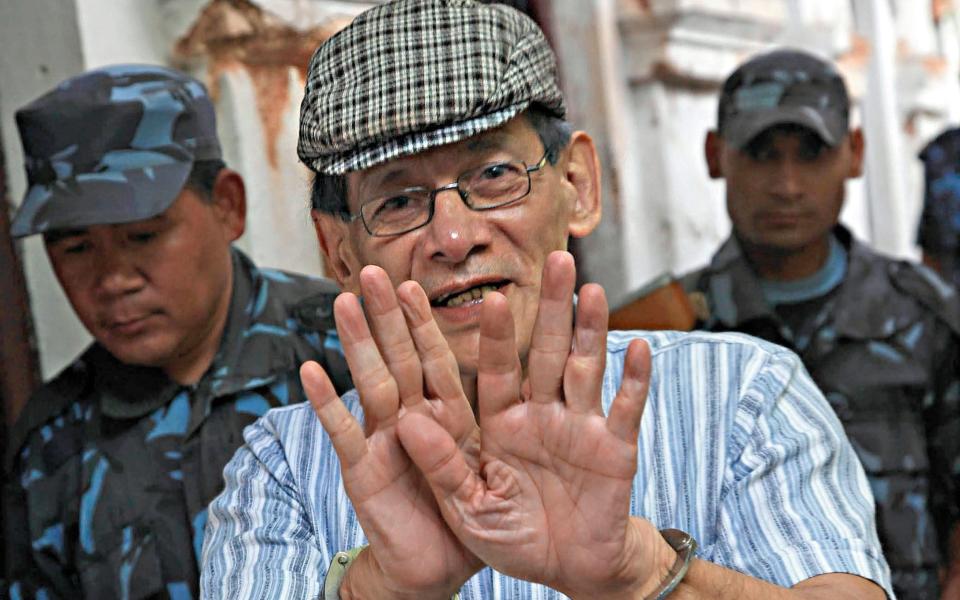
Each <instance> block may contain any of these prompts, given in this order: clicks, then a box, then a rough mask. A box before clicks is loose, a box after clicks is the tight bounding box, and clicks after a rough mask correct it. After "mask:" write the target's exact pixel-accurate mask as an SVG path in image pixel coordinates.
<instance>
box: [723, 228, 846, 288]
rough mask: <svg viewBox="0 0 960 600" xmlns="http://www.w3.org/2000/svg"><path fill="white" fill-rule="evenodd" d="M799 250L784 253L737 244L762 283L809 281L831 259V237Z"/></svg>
mask: <svg viewBox="0 0 960 600" xmlns="http://www.w3.org/2000/svg"><path fill="white" fill-rule="evenodd" d="M831 235H833V234H832V233H828V234H827V235H826V236H824V237H822V238H821V239H819V240H817V241H815V242H812V243H810V244H808V245H806V246H803V247H801V248H799V249H790V250H783V249H779V248H770V247H766V246H757V245H752V244H750V243H749V242H745V241H743V240H740V247H741V248H742V249H743V253H744V255H745V256H746V257H747V261H748V262H749V263H750V266H752V267H753V269H754V271H756V273H757V275H759V276H760V277H761V278H763V279H770V280H773V281H795V280H797V279H803V278H804V277H810V276H811V275H813V274H814V273H816V272H817V271H819V270H820V269H822V268H823V266H824V265H825V264H826V263H827V258H828V257H829V256H830V236H831Z"/></svg>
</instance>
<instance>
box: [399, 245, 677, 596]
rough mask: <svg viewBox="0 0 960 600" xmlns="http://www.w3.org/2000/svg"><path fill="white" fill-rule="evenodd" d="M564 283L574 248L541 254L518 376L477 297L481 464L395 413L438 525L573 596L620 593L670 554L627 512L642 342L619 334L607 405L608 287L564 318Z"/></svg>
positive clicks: (569, 300) (643, 390) (496, 563)
mask: <svg viewBox="0 0 960 600" xmlns="http://www.w3.org/2000/svg"><path fill="white" fill-rule="evenodd" d="M574 285H575V269H574V265H573V259H572V257H571V256H570V255H569V254H567V253H565V252H554V253H553V254H551V255H550V256H549V257H548V260H547V263H546V267H545V270H544V275H543V283H542V289H541V298H540V308H539V313H538V316H537V321H536V324H535V326H534V330H533V334H532V340H531V344H530V351H529V355H528V369H527V373H526V381H524V373H523V369H522V366H521V362H520V359H519V357H518V354H517V348H516V342H515V339H514V335H515V334H514V326H513V318H512V317H511V314H510V309H509V306H508V304H507V301H506V298H504V297H503V296H501V295H500V294H497V293H491V294H489V295H487V296H486V297H485V299H484V304H483V308H482V318H481V335H480V352H479V365H478V398H479V405H478V412H479V421H480V428H481V449H480V460H479V463H474V462H473V461H472V460H470V457H469V456H467V455H465V454H464V453H463V452H462V450H461V448H460V447H459V445H458V444H457V443H456V441H455V440H454V438H453V437H451V436H450V434H449V432H448V431H447V430H446V429H445V428H444V427H442V426H440V425H438V424H437V423H436V422H435V421H433V420H431V419H430V418H428V417H427V416H425V415H423V414H413V413H410V414H406V415H404V416H403V418H402V419H401V420H400V424H399V427H398V433H399V435H400V439H401V440H402V442H403V446H404V448H406V450H407V452H408V453H409V454H410V456H411V457H412V458H413V460H414V462H415V463H416V464H417V466H418V467H419V468H420V469H421V470H422V471H423V473H424V474H425V476H426V478H427V481H428V482H429V483H430V486H431V487H432V489H433V492H434V493H435V494H436V497H437V500H438V502H439V505H440V510H441V512H442V514H443V517H444V519H445V520H446V522H447V523H448V525H449V526H450V528H451V529H452V530H453V532H454V533H455V534H456V535H457V537H458V538H459V539H460V540H461V541H462V542H463V543H464V545H465V546H467V548H469V549H470V550H471V551H472V552H473V553H475V554H476V555H477V556H478V557H480V558H481V559H482V560H483V561H484V562H485V563H487V564H489V565H490V566H492V567H494V568H495V569H497V570H499V571H501V572H503V573H506V574H509V575H512V576H515V577H518V578H521V579H526V580H530V581H536V582H540V583H543V584H545V585H548V586H550V587H552V588H555V589H558V590H560V591H562V592H564V593H566V594H568V595H570V596H574V597H576V596H583V597H605V598H606V597H616V596H620V595H623V596H624V597H630V596H631V595H633V594H634V593H636V592H637V591H638V590H640V589H641V588H649V586H650V585H651V583H650V582H653V584H652V585H653V586H654V587H655V585H656V583H657V582H659V580H660V579H661V578H662V576H663V575H664V574H665V570H666V568H668V567H669V559H670V558H671V557H670V556H666V555H664V546H665V545H664V543H663V541H662V539H661V538H660V536H659V535H658V534H657V532H656V529H655V528H654V527H653V525H652V524H650V523H649V522H647V521H643V520H640V519H631V518H630V515H629V508H630V494H631V489H632V483H633V477H634V474H635V472H636V468H637V438H638V435H639V427H640V418H641V415H642V413H643V407H644V403H645V400H646V395H647V389H648V385H649V379H650V353H649V348H648V347H647V345H646V343H645V342H642V341H637V342H634V343H633V344H632V345H631V346H630V348H629V350H628V352H627V357H626V365H625V370H624V373H623V381H622V384H621V386H620V390H619V393H618V394H617V396H616V398H615V399H614V401H613V405H612V406H611V408H610V412H609V416H606V417H605V416H604V413H603V409H602V405H601V397H602V384H603V376H604V368H605V361H606V333H607V304H606V299H605V297H604V294H603V290H602V289H601V288H600V287H599V286H596V285H587V286H584V287H583V288H582V290H581V292H580V296H579V303H578V307H577V318H576V325H575V326H574V325H573V313H572V311H573V289H574ZM666 552H667V553H670V552H671V551H670V550H669V547H668V546H667V547H666ZM664 564H666V568H664V567H663V566H662V565H664Z"/></svg>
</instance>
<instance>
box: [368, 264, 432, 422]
mask: <svg viewBox="0 0 960 600" xmlns="http://www.w3.org/2000/svg"><path fill="white" fill-rule="evenodd" d="M360 289H361V290H362V291H363V300H364V309H365V312H366V315H367V322H368V323H369V325H370V329H371V330H372V333H373V338H374V340H375V341H376V343H377V347H378V348H379V349H380V355H381V356H382V358H383V361H384V363H385V364H386V365H387V370H388V371H390V374H391V375H392V376H393V379H394V381H395V382H396V384H397V391H398V393H399V394H400V403H401V404H403V405H404V406H413V405H415V404H417V403H419V402H422V401H423V375H422V372H421V369H420V357H419V356H417V349H416V347H415V346H414V344H413V339H412V338H411V337H410V331H409V330H408V329H407V322H406V319H404V316H403V311H402V310H401V309H400V304H399V303H398V302H397V295H396V293H395V292H394V290H393V284H392V283H391V282H390V277H389V276H388V275H387V273H386V271H384V270H383V269H381V268H380V267H377V266H373V265H371V266H367V267H364V268H363V270H362V271H360Z"/></svg>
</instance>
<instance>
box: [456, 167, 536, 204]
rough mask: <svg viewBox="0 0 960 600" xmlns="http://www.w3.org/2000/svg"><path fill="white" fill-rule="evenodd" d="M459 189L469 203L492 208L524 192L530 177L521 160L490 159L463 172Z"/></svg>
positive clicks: (512, 199) (528, 185) (518, 196)
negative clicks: (490, 160) (491, 162)
mask: <svg viewBox="0 0 960 600" xmlns="http://www.w3.org/2000/svg"><path fill="white" fill-rule="evenodd" d="M460 189H461V190H463V191H464V192H465V195H466V196H467V198H468V199H469V202H470V205H471V206H472V207H474V208H492V207H495V206H500V205H502V204H507V203H509V202H513V201H514V200H518V199H520V198H522V197H523V196H525V195H526V194H527V192H529V191H530V177H529V175H528V174H527V169H526V167H525V166H524V164H523V163H522V162H502V163H493V164H489V165H485V166H483V167H480V168H478V169H473V170H472V171H468V172H466V173H464V174H463V175H462V176H461V177H460Z"/></svg>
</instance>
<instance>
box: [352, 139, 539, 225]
mask: <svg viewBox="0 0 960 600" xmlns="http://www.w3.org/2000/svg"><path fill="white" fill-rule="evenodd" d="M547 154H548V153H547V152H544V154H543V157H542V158H541V159H540V160H539V161H538V162H537V164H535V165H533V166H532V167H528V166H527V163H525V162H523V161H519V160H513V161H506V162H496V163H490V164H486V165H483V166H480V167H476V168H474V169H470V170H469V171H465V172H464V173H462V174H461V175H460V176H459V177H457V180H456V181H455V182H453V183H449V184H447V185H444V186H440V187H438V188H436V189H434V190H430V189H427V188H425V187H411V188H406V189H404V190H400V191H399V192H396V193H392V194H389V195H386V196H383V197H380V198H375V199H373V200H368V201H366V202H364V203H363V204H361V205H360V213H359V214H355V215H350V217H349V220H350V221H355V220H356V219H357V218H359V219H361V220H362V221H363V226H364V228H365V229H366V230H367V233H369V234H370V235H372V236H374V237H389V236H394V235H401V234H404V233H408V232H411V231H413V230H414V229H419V228H420V227H423V226H424V225H426V224H427V223H429V222H430V221H431V219H433V213H434V207H435V206H436V200H437V194H439V193H440V192H445V191H447V190H457V193H458V194H459V195H460V199H461V200H463V203H464V204H466V205H467V207H468V208H469V209H470V210H476V211H483V210H491V209H494V208H500V207H502V206H506V205H508V204H512V203H514V202H517V201H519V200H521V199H523V198H524V197H526V196H527V194H529V193H530V187H531V183H530V173H533V172H534V171H539V170H540V169H542V168H543V167H544V166H545V165H546V164H547Z"/></svg>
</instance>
